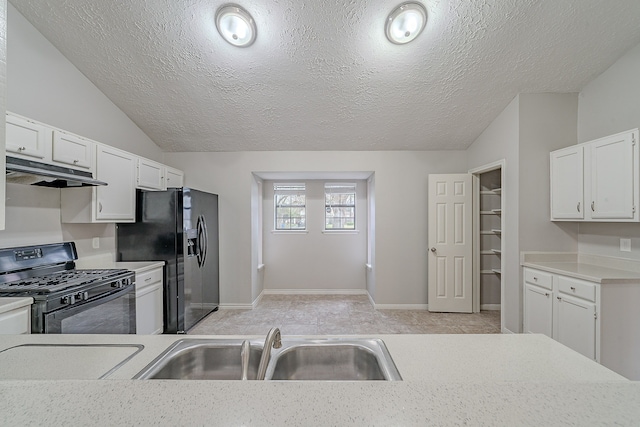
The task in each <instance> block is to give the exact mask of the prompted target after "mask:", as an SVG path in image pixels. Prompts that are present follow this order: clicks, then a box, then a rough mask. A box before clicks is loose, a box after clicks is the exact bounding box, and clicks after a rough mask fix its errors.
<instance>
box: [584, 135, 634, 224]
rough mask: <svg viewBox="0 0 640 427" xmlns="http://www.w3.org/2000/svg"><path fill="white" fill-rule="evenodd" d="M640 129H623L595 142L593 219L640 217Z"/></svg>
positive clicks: (593, 148) (592, 198)
mask: <svg viewBox="0 0 640 427" xmlns="http://www.w3.org/2000/svg"><path fill="white" fill-rule="evenodd" d="M637 133H638V131H637V130H636V131H635V132H625V133H620V134H617V135H613V136H610V137H607V138H602V139H599V140H597V141H594V142H593V143H591V205H590V207H589V210H590V215H591V218H592V219H629V220H632V219H634V216H635V217H636V220H637V215H634V214H635V210H636V207H635V206H634V204H635V203H637V200H638V196H637V194H634V188H635V189H636V190H637V188H638V176H637V174H638V161H637V157H638V156H637V154H638V149H637V147H636V141H637V139H638V135H637ZM634 178H635V179H634ZM634 183H635V184H634ZM636 193H637V191H636Z"/></svg>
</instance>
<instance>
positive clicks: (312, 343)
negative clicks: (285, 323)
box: [266, 338, 402, 381]
mask: <svg viewBox="0 0 640 427" xmlns="http://www.w3.org/2000/svg"><path fill="white" fill-rule="evenodd" d="M271 357H272V359H271V363H270V364H269V367H268V369H267V374H266V379H270V380H316V381H358V380H369V381H370V380H387V381H400V380H402V377H401V376H400V372H398V369H397V368H396V366H395V363H394V362H393V359H392V358H391V355H390V354H389V351H388V350H387V347H386V346H385V344H384V342H383V341H382V340H379V339H340V338H336V339H326V340H300V341H287V340H284V339H283V340H282V348H281V349H279V350H276V351H274V353H273V354H272V356H271Z"/></svg>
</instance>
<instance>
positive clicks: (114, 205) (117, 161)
mask: <svg viewBox="0 0 640 427" xmlns="http://www.w3.org/2000/svg"><path fill="white" fill-rule="evenodd" d="M97 154H98V155H97V164H96V169H97V178H98V179H99V180H101V181H105V182H107V183H109V185H106V186H100V187H94V190H95V195H96V197H95V200H96V202H97V203H95V204H94V206H93V209H94V210H95V212H94V213H95V218H96V220H98V221H112V220H115V221H119V222H129V221H130V222H134V221H135V213H136V190H135V186H134V183H135V171H136V157H135V156H134V155H132V154H131V153H127V152H126V151H122V150H118V149H116V148H112V147H109V146H106V145H100V146H99V147H98V150H97Z"/></svg>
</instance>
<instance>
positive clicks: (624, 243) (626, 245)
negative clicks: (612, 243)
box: [620, 239, 631, 252]
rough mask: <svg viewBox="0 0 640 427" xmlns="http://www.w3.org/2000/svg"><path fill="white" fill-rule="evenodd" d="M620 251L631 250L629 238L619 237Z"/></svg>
mask: <svg viewBox="0 0 640 427" xmlns="http://www.w3.org/2000/svg"><path fill="white" fill-rule="evenodd" d="M620 251H622V252H631V239H620Z"/></svg>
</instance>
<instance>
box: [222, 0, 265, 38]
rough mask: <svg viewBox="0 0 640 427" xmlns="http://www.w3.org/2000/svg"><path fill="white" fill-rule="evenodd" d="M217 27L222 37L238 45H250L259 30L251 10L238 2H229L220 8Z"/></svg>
mask: <svg viewBox="0 0 640 427" xmlns="http://www.w3.org/2000/svg"><path fill="white" fill-rule="evenodd" d="M216 28H217V29H218V32H219V33H220V35H221V36H222V38H224V39H225V40H226V41H228V42H229V43H231V44H232V45H234V46H238V47H247V46H250V45H251V44H252V43H253V42H254V41H255V39H256V34H257V32H258V31H257V28H256V23H255V22H254V21H253V18H252V17H251V15H249V12H247V11H246V10H244V9H243V8H241V7H240V6H238V5H236V4H227V5H224V6H222V7H221V8H220V9H218V11H217V12H216Z"/></svg>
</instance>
